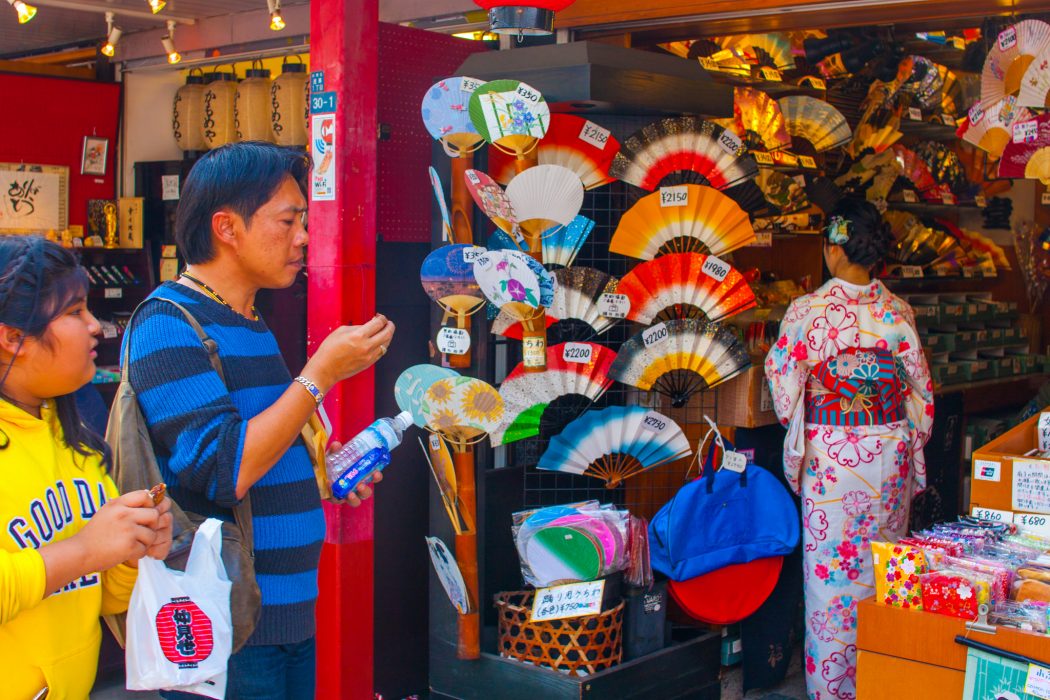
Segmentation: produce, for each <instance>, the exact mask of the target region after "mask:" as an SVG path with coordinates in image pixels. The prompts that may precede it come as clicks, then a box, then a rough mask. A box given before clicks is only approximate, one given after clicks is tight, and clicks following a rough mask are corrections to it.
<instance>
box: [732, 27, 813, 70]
mask: <svg viewBox="0 0 1050 700" xmlns="http://www.w3.org/2000/svg"><path fill="white" fill-rule="evenodd" d="M718 43H719V45H721V47H722V48H723V49H739V50H742V51H743V52H744V54H745V55H748V54H750V55H752V56H753V55H755V51H754V49H761V50H762V51H764V52H765V53H767V54H768V55H769V57H770V58H771V59H773V63H774V64H775V65H776V67H777V69H779V70H788V69H790V68H794V67H795V57H794V56H792V55H791V41H790V40H789V39H788V38H787V36H785V35H784V34H739V35H736V36H727V37H723V38H721V39H719V41H718ZM748 58H750V56H748ZM752 63H755V64H757V63H758V60H757V57H756V60H754V61H752Z"/></svg>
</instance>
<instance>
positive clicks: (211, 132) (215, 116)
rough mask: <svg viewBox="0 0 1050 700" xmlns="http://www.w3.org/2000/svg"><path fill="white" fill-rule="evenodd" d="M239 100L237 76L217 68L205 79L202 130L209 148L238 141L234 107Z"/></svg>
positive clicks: (231, 71)
mask: <svg viewBox="0 0 1050 700" xmlns="http://www.w3.org/2000/svg"><path fill="white" fill-rule="evenodd" d="M236 98H237V74H236V73H234V72H233V70H232V69H231V70H230V71H229V72H226V71H220V70H219V69H218V68H216V69H215V70H214V71H212V72H211V73H208V74H207V75H205V78H204V120H203V121H202V122H201V128H202V132H203V135H204V144H205V146H206V147H207V148H218V147H219V146H223V145H225V144H227V143H233V142H234V141H236V140H237V130H236V129H235V128H234V125H233V105H234V101H235V100H236Z"/></svg>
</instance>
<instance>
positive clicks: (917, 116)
mask: <svg viewBox="0 0 1050 700" xmlns="http://www.w3.org/2000/svg"><path fill="white" fill-rule="evenodd" d="M908 119H911V120H912V121H917V122H921V121H922V110H921V109H919V108H918V107H908Z"/></svg>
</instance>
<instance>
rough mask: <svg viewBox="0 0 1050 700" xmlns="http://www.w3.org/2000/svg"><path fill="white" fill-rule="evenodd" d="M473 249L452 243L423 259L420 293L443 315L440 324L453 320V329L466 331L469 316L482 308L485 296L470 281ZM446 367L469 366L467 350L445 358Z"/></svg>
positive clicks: (473, 280) (468, 325) (474, 283)
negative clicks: (435, 305) (431, 301)
mask: <svg viewBox="0 0 1050 700" xmlns="http://www.w3.org/2000/svg"><path fill="white" fill-rule="evenodd" d="M473 252H474V246H471V245H463V244H455V245H447V246H443V247H441V248H438V249H437V250H435V251H433V252H432V253H430V254H429V255H427V257H426V258H425V259H424V260H423V266H422V268H421V269H420V273H419V279H420V281H421V282H422V283H423V291H425V292H426V293H427V296H429V297H430V298H431V299H433V300H434V301H435V302H437V305H438V306H439V307H440V308H441V310H442V311H444V312H445V316H444V318H442V319H441V323H442V325H444V324H446V323H448V320H449V318H452V317H455V319H456V327H457V328H463V329H465V330H466V331H467V332H468V333H469V332H470V316H471V315H472V314H474V313H476V312H477V311H478V310H479V309H481V307H483V306H484V305H485V296H484V295H483V294H482V293H481V288H480V287H478V282H477V280H476V279H474V269H473V264H472V262H471V260H470V259H469V255H470V254H471V253H473ZM446 362H447V363H448V364H449V366H450V367H469V366H470V350H469V349H468V350H467V352H466V353H463V354H460V355H448V356H447V358H446Z"/></svg>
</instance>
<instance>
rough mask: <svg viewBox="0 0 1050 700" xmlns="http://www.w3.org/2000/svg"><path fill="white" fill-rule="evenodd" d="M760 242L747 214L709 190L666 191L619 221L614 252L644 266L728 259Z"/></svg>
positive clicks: (680, 188) (642, 201)
mask: <svg viewBox="0 0 1050 700" xmlns="http://www.w3.org/2000/svg"><path fill="white" fill-rule="evenodd" d="M754 241H755V230H754V228H752V226H751V220H750V219H749V217H748V215H747V213H746V212H744V211H743V210H742V209H741V208H740V206H739V205H738V204H737V203H736V202H734V201H733V200H732V199H730V198H729V197H727V196H726V195H724V194H722V193H721V192H719V191H717V190H714V189H711V188H710V187H701V186H699V185H678V186H675V187H664V188H661V189H660V190H659V191H658V192H654V193H653V194H650V195H646V196H645V197H642V198H641V199H639V200H638V201H637V202H636V203H635V204H634V206H633V207H631V208H630V209H628V210H627V211H626V212H625V213H624V215H623V216H622V217H621V218H620V223H619V225H617V227H616V232H615V233H614V234H613V237H612V240H611V241H610V242H609V250H610V251H611V252H613V253H618V254H620V255H627V256H629V257H632V258H640V259H642V260H652V259H653V258H654V257H657V256H658V255H661V254H663V253H708V254H710V255H725V254H726V253H730V252H732V251H734V250H736V249H737V248H740V247H742V246H745V245H748V244H750V243H753V242H754Z"/></svg>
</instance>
